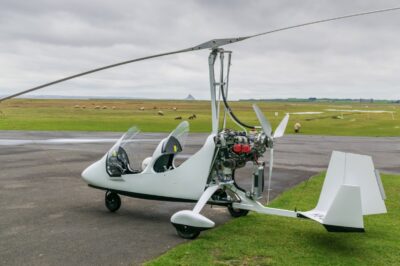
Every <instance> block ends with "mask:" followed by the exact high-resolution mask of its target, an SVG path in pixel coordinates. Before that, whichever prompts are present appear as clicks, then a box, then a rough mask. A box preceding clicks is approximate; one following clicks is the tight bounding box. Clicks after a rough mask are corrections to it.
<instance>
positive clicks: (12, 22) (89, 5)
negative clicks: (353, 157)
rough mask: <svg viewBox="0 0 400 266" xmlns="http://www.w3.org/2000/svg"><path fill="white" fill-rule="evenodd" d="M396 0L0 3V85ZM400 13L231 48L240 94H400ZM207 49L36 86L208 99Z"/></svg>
mask: <svg viewBox="0 0 400 266" xmlns="http://www.w3.org/2000/svg"><path fill="white" fill-rule="evenodd" d="M396 4H397V1H379V2H378V1H372V0H371V1H361V0H357V1H344V0H340V1H312V0H301V1H299V0H287V1H278V0H275V1H261V0H259V1H239V0H235V1H222V0H217V1H215V0H207V1H178V0H175V1H160V0H158V1H106V0H96V1H95V0H91V1H77V0H71V1H54V0H38V1H20V0H13V1H11V0H2V1H0V94H1V95H5V94H9V93H13V92H17V91H19V90H23V89H27V88H29V87H33V86H36V85H39V84H40V83H44V82H48V81H51V80H53V79H57V78H60V77H63V76H65V75H70V74H74V73H76V72H79V71H84V70H87V69H90V68H94V67H97V66H101V65H105V64H110V63H114V62H118V61H123V60H127V59H131V58H135V57H141V56H144V55H149V54H153V53H158V52H164V51H170V50H176V49H181V48H185V47H190V46H193V45H197V44H199V43H202V42H204V41H207V40H209V39H212V38H223V37H234V36H243V35H248V34H253V33H258V32H263V31H266V30H271V29H274V28H279V27H284V26H288V25H292V24H297V23H303V22H307V21H311V20H315V19H321V18H326V17H332V16H338V15H343V14H349V13H354V12H358V11H365V10H371V9H378V8H387V7H393V6H396ZM399 26H400V12H391V13H384V14H376V15H371V16H366V17H361V18H353V19H349V20H344V21H337V22H331V23H326V24H320V25H314V26H310V27H306V28H301V29H297V30H290V31H286V32H280V33H276V34H271V35H268V36H264V37H259V38H255V39H252V40H248V41H245V42H241V43H237V44H233V45H230V46H226V49H231V50H232V51H234V54H233V67H232V82H231V86H232V87H231V91H232V93H231V95H232V98H234V99H238V98H250V97H259V98H277V97H310V96H318V97H353V98H358V97H374V98H392V99H397V98H400V92H399V84H400V76H399V75H398V73H399V70H400V66H399V64H398V62H399V59H400V51H399V49H398V47H400V37H398V34H397V31H398V28H399ZM207 56H208V54H207V51H202V52H195V53H192V54H181V55H174V56H170V57H166V58H159V59H155V60H149V61H146V62H141V63H137V64H132V65H127V66H124V67H121V68H118V69H114V70H109V71H104V72H101V73H96V74H94V75H91V76H88V77H85V78H80V79H77V80H75V81H70V82H67V83H65V84H60V85H56V86H54V87H49V88H46V89H45V90H43V91H39V92H37V93H36V94H58V95H70V94H80V95H92V96H95V95H99V96H107V95H112V96H115V94H116V93H117V94H121V96H134V97H154V96H155V95H156V96H157V97H161V98H183V97H184V96H186V95H187V94H188V93H191V94H193V95H194V96H195V97H198V98H203V99H207V98H208V94H209V91H208V90H209V89H208V76H207V73H208V72H207V71H208V70H207Z"/></svg>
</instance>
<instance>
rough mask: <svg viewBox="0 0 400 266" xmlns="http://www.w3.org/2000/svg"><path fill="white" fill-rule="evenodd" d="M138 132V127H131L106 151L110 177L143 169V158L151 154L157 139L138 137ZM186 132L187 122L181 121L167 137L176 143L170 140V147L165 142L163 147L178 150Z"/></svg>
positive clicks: (174, 151)
mask: <svg viewBox="0 0 400 266" xmlns="http://www.w3.org/2000/svg"><path fill="white" fill-rule="evenodd" d="M139 133H140V130H139V128H138V127H136V126H133V127H131V128H130V129H129V130H128V131H127V132H126V133H125V134H124V135H123V136H122V137H121V138H120V139H119V140H118V141H117V142H116V143H115V144H114V146H113V147H112V148H111V149H110V150H109V151H108V153H107V160H106V169H107V173H108V174H109V175H110V176H111V177H119V176H121V175H124V174H135V173H140V172H141V171H142V170H143V169H142V168H143V163H144V160H145V159H146V158H149V157H150V156H151V155H152V154H153V152H154V149H155V148H156V145H157V143H158V142H159V140H155V139H148V138H143V137H144V136H142V138H138V135H139ZM188 133H189V123H188V122H187V121H183V122H182V123H180V124H179V125H178V126H177V127H176V128H175V129H174V130H173V131H172V132H171V133H170V134H169V136H168V137H167V140H170V139H175V140H177V143H175V142H170V144H172V145H171V148H170V147H169V145H166V144H168V143H165V147H164V148H165V149H168V150H169V151H170V150H172V153H177V152H180V151H181V150H182V148H183V146H184V144H185V142H186V138H187V135H188ZM167 142H168V141H167ZM174 144H176V145H174ZM167 153H169V152H167Z"/></svg>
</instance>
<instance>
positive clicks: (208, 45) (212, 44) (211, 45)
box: [0, 7, 400, 102]
mask: <svg viewBox="0 0 400 266" xmlns="http://www.w3.org/2000/svg"><path fill="white" fill-rule="evenodd" d="M399 9H400V7H393V8H386V9H379V10H373V11H367V12H361V13H355V14H350V15H345V16H340V17H334V18H328V19H322V20H316V21H311V22H307V23H302V24H297V25H292V26H288V27H283V28H279V29H274V30H270V31H266V32H262V33H258V34H253V35H248V36H244V37H236V38H225V39H213V40H210V41H207V42H204V43H202V44H199V45H196V46H193V47H189V48H185V49H180V50H176V51H172V52H166V53H160V54H155V55H150V56H145V57H140V58H136V59H131V60H127V61H122V62H119V63H115V64H111V65H107V66H103V67H99V68H94V69H91V70H88V71H85V72H81V73H78V74H75V75H72V76H68V77H64V78H61V79H58V80H55V81H52V82H49V83H46V84H42V85H39V86H36V87H33V88H31V89H27V90H24V91H21V92H18V93H15V94H12V95H9V96H6V97H3V98H0V102H2V101H5V100H8V99H11V98H14V97H17V96H20V95H23V94H26V93H29V92H32V91H36V90H39V89H43V88H45V87H48V86H51V85H54V84H57V83H61V82H64V81H67V80H70V79H74V78H78V77H82V76H85V75H89V74H91V73H95V72H99V71H102V70H106V69H109V68H114V67H118V66H122V65H126V64H130V63H134V62H139V61H143V60H147V59H152V58H156V57H162V56H167V55H173V54H180V53H186V52H192V51H198V50H203V49H212V50H214V49H217V48H219V47H221V46H224V45H227V44H231V43H236V42H240V41H244V40H247V39H250V38H254V37H258V36H262V35H267V34H271V33H275V32H279V31H284V30H290V29H294V28H300V27H304V26H309V25H313V24H318V23H324V22H328V21H334V20H341V19H347V18H352V17H358V16H364V15H370V14H375V13H382V12H389V11H395V10H399Z"/></svg>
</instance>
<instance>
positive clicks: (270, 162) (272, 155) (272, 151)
mask: <svg viewBox="0 0 400 266" xmlns="http://www.w3.org/2000/svg"><path fill="white" fill-rule="evenodd" d="M269 152H270V153H269V174H268V190H267V205H268V204H269V194H270V191H271V178H272V168H273V166H274V149H273V148H271V149H270V151H269Z"/></svg>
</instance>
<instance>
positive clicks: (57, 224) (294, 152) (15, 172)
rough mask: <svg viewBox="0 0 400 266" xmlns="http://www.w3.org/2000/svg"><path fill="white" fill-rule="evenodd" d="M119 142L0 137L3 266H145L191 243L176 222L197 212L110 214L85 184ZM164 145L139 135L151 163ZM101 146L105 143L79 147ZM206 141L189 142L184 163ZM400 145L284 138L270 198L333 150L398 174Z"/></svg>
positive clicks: (139, 205) (217, 214) (143, 209)
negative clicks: (179, 215) (178, 215)
mask: <svg viewBox="0 0 400 266" xmlns="http://www.w3.org/2000/svg"><path fill="white" fill-rule="evenodd" d="M120 135H121V134H119V133H93V132H91V133H89V132H87V133H85V132H26V131H0V210H1V215H0V264H1V265H26V264H29V265H74V264H75V265H128V264H129V265H131V264H140V263H141V262H143V261H146V260H148V259H150V258H153V257H156V256H158V255H160V254H162V253H163V252H165V251H167V250H168V249H170V248H171V247H173V246H175V245H177V244H179V243H182V242H185V241H186V240H183V239H181V238H179V237H178V236H177V235H176V232H175V229H174V228H173V227H172V225H171V224H170V222H169V219H170V217H171V215H172V214H173V213H175V212H176V211H179V210H182V209H190V208H192V207H193V206H194V204H186V203H171V202H159V201H146V200H140V199H132V198H126V197H122V206H121V209H120V210H119V211H118V212H117V213H110V212H108V211H107V210H106V208H105V206H104V191H100V190H96V189H92V188H89V187H88V186H87V185H86V183H85V182H84V181H83V180H82V179H81V178H80V173H81V172H82V171H83V170H84V169H85V168H86V167H87V166H88V165H90V164H91V163H92V162H94V161H96V160H97V159H99V158H101V157H102V156H103V154H104V153H105V152H106V151H107V150H108V149H109V148H110V147H111V146H112V143H111V142H110V141H112V140H113V139H116V138H118V137H119V136H120ZM164 136H165V134H158V133H153V134H141V135H140V136H138V138H140V139H144V141H143V142H142V143H141V144H140V145H141V147H140V149H141V151H142V152H143V153H144V154H148V155H150V154H151V153H152V151H153V149H154V148H155V146H156V145H157V140H160V139H161V138H162V137H164ZM93 138H96V139H97V140H98V142H99V143H85V141H82V143H77V142H79V140H78V139H81V140H82V139H86V142H88V140H87V139H93ZM205 138H206V135H205V134H191V135H189V139H188V141H187V145H186V146H185V148H184V154H183V156H181V157H182V158H185V156H186V157H187V156H188V155H189V154H192V153H193V152H195V151H196V150H198V149H199V148H200V147H201V145H202V143H203V142H204V140H205ZM71 140H72V141H71ZM399 143H400V138H366V137H325V136H302V135H296V136H295V135H289V136H285V137H284V138H282V139H279V141H277V142H276V145H275V168H274V175H273V182H272V186H271V187H272V196H276V195H277V194H279V193H280V192H282V191H283V190H285V189H287V188H289V187H292V186H294V185H296V184H298V183H299V182H301V181H303V180H306V179H308V178H309V177H310V176H312V175H313V174H315V173H317V172H319V171H321V170H324V169H326V167H327V165H328V163H329V158H330V153H331V151H332V150H340V151H346V152H355V153H361V154H368V155H371V156H373V160H374V163H375V166H376V168H378V169H380V170H381V171H384V172H391V173H400V156H399V155H400V145H399ZM248 176H250V169H248V168H245V169H242V170H241V171H239V176H238V179H239V183H241V184H242V185H243V186H249V182H250V179H249V178H248ZM203 214H205V215H206V216H207V217H209V218H210V219H212V220H214V221H215V222H216V224H217V226H220V225H221V224H223V223H224V222H225V221H227V220H229V219H231V218H230V216H229V214H228V212H227V211H226V209H225V208H222V207H212V208H211V207H210V206H207V207H206V208H205V209H204V210H203ZM242 219H245V218H242ZM293 222H296V221H293ZM202 234H207V232H203V233H202ZM200 237H201V235H200Z"/></svg>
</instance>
